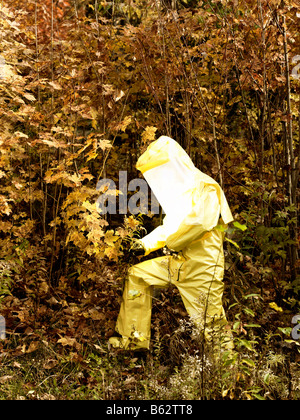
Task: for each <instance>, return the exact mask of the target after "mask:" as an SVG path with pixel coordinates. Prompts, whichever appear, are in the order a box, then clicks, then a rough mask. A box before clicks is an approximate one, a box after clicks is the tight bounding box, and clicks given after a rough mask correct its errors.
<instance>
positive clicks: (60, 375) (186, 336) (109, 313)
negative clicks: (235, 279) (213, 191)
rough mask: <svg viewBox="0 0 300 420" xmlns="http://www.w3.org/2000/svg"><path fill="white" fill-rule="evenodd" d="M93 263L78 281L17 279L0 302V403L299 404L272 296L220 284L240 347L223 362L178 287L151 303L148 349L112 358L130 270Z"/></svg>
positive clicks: (299, 385) (298, 384)
mask: <svg viewBox="0 0 300 420" xmlns="http://www.w3.org/2000/svg"><path fill="white" fill-rule="evenodd" d="M83 264H86V265H87V266H88V264H89V262H86V263H83ZM90 265H91V267H90V268H89V270H90V279H89V280H86V281H85V282H84V283H82V284H80V283H79V282H78V281H77V280H76V281H75V280H74V282H73V283H72V282H70V281H68V280H67V279H66V278H64V277H61V278H60V280H59V284H57V285H56V287H55V288H54V287H48V286H47V285H46V284H44V282H43V281H41V280H39V281H36V283H35V284H34V281H33V282H32V283H31V284H27V285H26V286H24V282H20V283H19V284H20V286H19V288H18V283H16V284H15V285H14V289H13V290H12V294H11V295H7V296H6V297H5V298H4V299H3V300H2V302H1V304H2V310H1V313H2V315H3V316H4V317H5V319H6V324H7V325H6V339H5V340H0V369H1V370H0V399H4V400H5V399H14V400H20V399H21V400H22V399H23V400H24V399H35V400H55V399H59V400H77V399H87V400H90V399H98V400H129V399H130V400H197V399H267V400H268V399H275V400H276V399H294V400H295V399H296V400H297V399H300V369H299V368H300V352H299V342H298V341H295V340H291V335H290V333H291V327H292V324H291V319H292V317H293V315H295V314H294V313H293V312H292V310H290V309H284V308H281V307H279V306H277V305H276V304H274V303H272V302H273V296H272V294H271V293H270V292H268V293H266V292H265V293H264V294H263V296H262V294H261V293H259V290H258V287H257V285H255V284H249V283H247V284H245V283H244V284H242V285H241V286H237V287H233V285H232V284H231V283H230V279H229V278H225V294H224V305H225V309H226V313H227V316H228V320H229V322H230V323H231V324H232V326H233V333H234V340H235V345H236V348H235V351H234V353H232V354H229V353H225V354H223V356H222V357H220V358H219V359H216V358H214V357H213V356H212V354H211V353H210V350H209V349H208V348H203V346H202V342H201V340H200V339H199V337H197V334H195V331H194V330H193V327H192V326H191V323H190V321H189V319H188V317H187V314H186V312H185V309H184V306H183V304H182V301H181V298H180V296H179V293H178V291H177V289H176V288H170V289H168V290H164V291H160V292H159V294H158V295H157V297H156V299H154V302H153V314H152V343H151V348H150V351H149V352H146V353H137V352H132V351H128V352H116V351H114V352H111V351H109V349H108V347H107V341H108V338H109V337H110V336H111V335H113V333H114V326H115V322H116V318H117V315H118V311H119V305H120V299H121V295H122V281H123V279H124V278H125V275H126V271H127V268H128V266H127V265H126V264H124V265H123V266H120V265H116V264H114V263H110V264H104V265H103V266H102V267H95V266H92V264H90ZM85 270H88V269H87V267H85ZM238 293H239V296H238Z"/></svg>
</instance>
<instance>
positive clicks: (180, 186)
mask: <svg viewBox="0 0 300 420" xmlns="http://www.w3.org/2000/svg"><path fill="white" fill-rule="evenodd" d="M136 167H137V169H138V170H140V171H141V172H142V174H143V176H144V177H145V179H146V181H147V182H148V184H149V186H150V188H151V189H152V191H153V192H154V194H155V196H156V198H157V199H158V201H159V203H160V204H161V206H162V208H163V210H164V212H165V213H166V216H167V217H166V218H165V222H167V224H168V226H169V229H170V233H171V231H175V230H176V228H177V227H178V226H179V225H180V224H181V223H182V222H183V221H184V222H185V223H186V224H187V225H197V224H203V223H206V221H205V220H204V213H205V208H204V206H205V203H204V200H203V199H202V196H203V190H204V189H205V187H206V186H211V187H212V188H213V189H215V192H216V197H217V199H216V202H215V205H214V206H213V207H214V208H213V214H210V218H211V216H214V217H213V220H214V221H216V223H215V225H216V224H217V223H218V219H219V217H220V215H222V218H223V221H224V223H225V224H227V223H229V222H231V221H232V220H233V218H232V214H231V211H230V209H229V206H228V204H227V201H226V198H225V195H224V193H223V191H222V189H221V188H220V186H219V184H218V183H217V182H216V181H214V180H213V179H212V178H211V177H209V176H208V175H205V174H204V173H203V172H201V171H200V170H199V169H197V168H196V167H195V165H194V164H193V162H192V160H191V159H190V157H189V156H188V154H187V153H186V152H185V151H184V150H183V148H182V147H181V146H180V145H179V144H178V143H177V142H176V141H175V140H173V139H171V138H170V137H167V136H162V137H160V138H159V139H158V140H156V141H154V142H152V143H151V144H150V145H149V146H148V148H147V150H146V151H145V152H144V153H143V154H142V155H141V156H140V158H139V159H138V162H137V165H136ZM210 213H211V212H210ZM213 223H214V222H213ZM210 224H211V220H210ZM215 225H214V226H210V229H211V228H213V227H215Z"/></svg>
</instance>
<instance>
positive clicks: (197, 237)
mask: <svg viewBox="0 0 300 420" xmlns="http://www.w3.org/2000/svg"><path fill="white" fill-rule="evenodd" d="M136 167H137V169H138V170H140V171H141V172H142V174H143V176H144V178H145V179H146V181H147V182H148V184H149V186H150V188H151V189H152V191H153V192H154V194H155V196H156V198H157V199H158V201H159V203H160V204H161V206H162V208H163V210H164V212H165V217H164V219H163V224H162V225H160V226H158V227H157V228H156V229H154V230H153V231H152V232H151V233H150V234H148V235H146V236H145V237H144V238H142V239H140V240H137V241H136V243H135V244H134V245H133V249H132V251H133V252H136V253H140V254H144V255H148V254H150V253H151V252H152V251H155V250H157V249H160V248H162V247H165V246H166V247H168V248H169V249H170V250H173V251H175V252H176V254H173V255H172V254H171V255H165V256H162V257H158V258H153V259H150V260H148V261H143V262H141V263H139V264H136V265H134V266H132V267H131V268H130V269H129V272H128V278H127V280H126V282H125V287H124V292H123V299H122V303H121V307H120V313H119V316H118V319H117V324H116V332H117V333H118V334H119V337H111V338H110V339H109V346H110V347H113V348H123V349H133V350H137V349H149V346H150V330H151V311H152V294H153V287H159V288H163V287H168V286H169V284H170V283H171V284H173V285H175V286H176V287H177V288H178V290H179V292H180V295H181V297H182V299H183V302H184V305H185V308H186V310H187V312H188V314H189V315H190V317H191V318H192V320H193V321H194V323H195V325H196V326H197V328H199V330H200V331H201V332H202V333H203V336H204V338H205V341H206V342H207V343H208V344H211V345H212V346H213V345H214V340H215V337H216V336H217V335H220V334H221V332H222V331H224V330H225V328H224V327H225V326H226V325H227V320H226V316H225V312H224V309H223V306H222V296H223V289H224V286H223V281H222V280H223V274H224V255H223V240H224V231H225V230H226V225H227V224H228V223H230V222H231V221H232V220H233V218H232V214H231V211H230V209H229V206H228V204H227V201H226V198H225V195H224V193H223V191H222V189H221V187H220V186H219V184H218V183H217V182H216V181H214V180H213V179H212V178H211V177H209V176H207V175H205V174H204V173H202V172H201V171H200V170H199V169H197V168H196V167H195V166H194V164H193V162H192V161H191V159H190V157H189V156H188V154H187V153H186V152H185V151H184V150H183V149H182V147H181V146H180V145H179V144H178V143H177V142H176V141H175V140H173V139H171V138H169V137H166V136H162V137H160V138H159V139H158V140H156V141H154V142H152V143H151V144H150V145H149V146H148V148H147V150H146V151H145V153H143V154H142V155H141V156H140V158H139V159H138V162H137V165H136ZM231 344H232V343H231V339H228V340H227V344H226V345H227V348H231V347H232V346H231Z"/></svg>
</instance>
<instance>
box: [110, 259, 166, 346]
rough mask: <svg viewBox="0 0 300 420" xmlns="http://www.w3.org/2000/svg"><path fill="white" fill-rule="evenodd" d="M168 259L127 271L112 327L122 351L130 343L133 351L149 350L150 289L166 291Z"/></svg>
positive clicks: (135, 266) (138, 265)
mask: <svg viewBox="0 0 300 420" xmlns="http://www.w3.org/2000/svg"><path fill="white" fill-rule="evenodd" d="M170 258H171V257H159V258H154V259H152V260H148V261H144V262H142V263H140V264H137V265H134V266H133V267H131V268H130V269H129V272H128V278H127V279H126V281H125V287H124V292H123V299H122V303H121V307H120V313H119V316H118V319H117V324H116V331H117V332H118V333H119V334H121V335H122V337H123V341H124V343H125V344H124V347H125V348H128V347H129V346H130V343H132V341H133V339H134V344H135V346H136V347H141V348H149V345H150V331H151V314H152V295H153V286H154V287H155V286H157V287H168V284H169V283H170V273H169V261H170Z"/></svg>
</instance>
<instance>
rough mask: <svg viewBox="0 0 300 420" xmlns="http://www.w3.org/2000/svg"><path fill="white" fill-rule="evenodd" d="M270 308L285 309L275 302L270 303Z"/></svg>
mask: <svg viewBox="0 0 300 420" xmlns="http://www.w3.org/2000/svg"><path fill="white" fill-rule="evenodd" d="M269 306H270V308H272V309H274V310H275V311H277V312H283V309H282V308H280V306H278V305H277V303H275V302H271V303H269Z"/></svg>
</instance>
